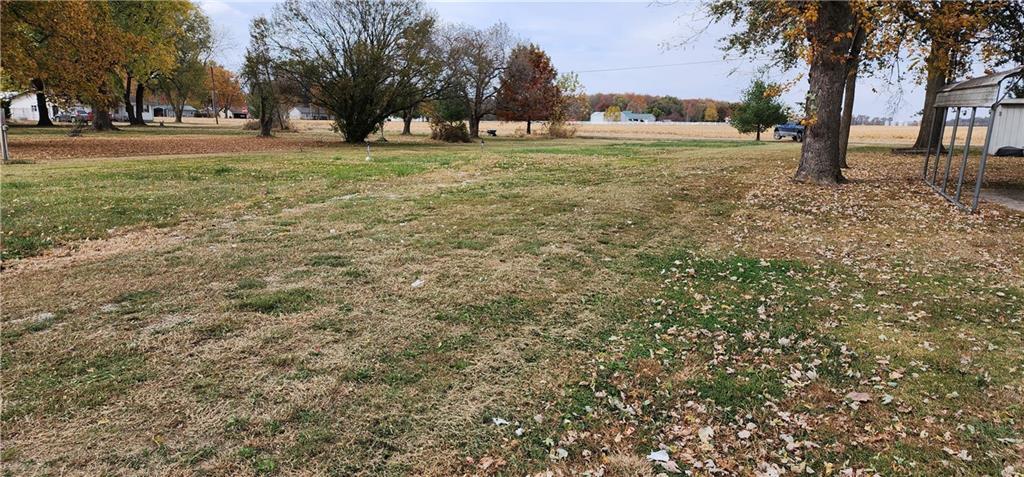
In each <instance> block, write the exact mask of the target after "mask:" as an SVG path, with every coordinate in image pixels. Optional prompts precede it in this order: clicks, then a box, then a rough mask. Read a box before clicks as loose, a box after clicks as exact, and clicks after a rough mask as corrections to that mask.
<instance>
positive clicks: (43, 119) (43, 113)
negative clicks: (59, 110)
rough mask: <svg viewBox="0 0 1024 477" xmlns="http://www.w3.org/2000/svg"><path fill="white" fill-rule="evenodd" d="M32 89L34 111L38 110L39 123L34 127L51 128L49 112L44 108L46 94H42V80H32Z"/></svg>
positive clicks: (51, 122)
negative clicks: (34, 102) (34, 93)
mask: <svg viewBox="0 0 1024 477" xmlns="http://www.w3.org/2000/svg"><path fill="white" fill-rule="evenodd" d="M32 87H33V88H35V90H36V109H38V110H39V122H37V123H36V126H53V121H51V120H50V110H49V109H48V108H47V107H46V93H45V92H43V80H41V79H33V80H32Z"/></svg>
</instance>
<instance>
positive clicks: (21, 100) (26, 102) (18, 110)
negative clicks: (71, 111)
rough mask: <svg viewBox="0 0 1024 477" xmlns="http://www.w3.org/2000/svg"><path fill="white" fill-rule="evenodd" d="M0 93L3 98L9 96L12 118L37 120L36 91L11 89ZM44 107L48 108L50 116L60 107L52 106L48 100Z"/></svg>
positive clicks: (29, 120)
mask: <svg viewBox="0 0 1024 477" xmlns="http://www.w3.org/2000/svg"><path fill="white" fill-rule="evenodd" d="M0 94H2V95H3V97H4V98H10V101H11V119H12V120H14V121H24V122H35V121H39V109H38V107H39V106H38V105H37V104H36V93H35V92H34V91H33V92H26V93H19V92H14V91H11V92H4V93H0ZM46 107H47V109H49V110H50V118H53V117H54V116H56V115H57V114H58V113H59V112H60V108H58V107H57V106H54V105H53V104H51V103H50V102H49V101H47V103H46Z"/></svg>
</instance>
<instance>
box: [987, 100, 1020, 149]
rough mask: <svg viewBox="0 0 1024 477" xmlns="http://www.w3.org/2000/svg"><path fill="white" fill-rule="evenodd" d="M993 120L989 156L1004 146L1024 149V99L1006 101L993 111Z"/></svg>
mask: <svg viewBox="0 0 1024 477" xmlns="http://www.w3.org/2000/svg"><path fill="white" fill-rule="evenodd" d="M992 118H993V119H994V121H992V139H990V140H989V143H988V153H989V154H995V153H996V151H998V150H999V148H1001V147H1004V146H1013V147H1024V98H1014V99H1004V100H1003V101H1002V102H1000V103H999V105H998V106H996V107H995V109H993V111H992Z"/></svg>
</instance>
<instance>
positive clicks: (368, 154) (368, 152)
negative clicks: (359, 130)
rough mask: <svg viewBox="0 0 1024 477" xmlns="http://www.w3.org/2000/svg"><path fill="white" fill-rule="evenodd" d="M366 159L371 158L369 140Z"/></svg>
mask: <svg viewBox="0 0 1024 477" xmlns="http://www.w3.org/2000/svg"><path fill="white" fill-rule="evenodd" d="M366 160H367V161H369V160H370V143H369V142H367V143H366Z"/></svg>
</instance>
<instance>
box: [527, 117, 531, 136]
mask: <svg viewBox="0 0 1024 477" xmlns="http://www.w3.org/2000/svg"><path fill="white" fill-rule="evenodd" d="M530 123H531V121H530V120H529V119H527V120H526V134H530Z"/></svg>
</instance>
